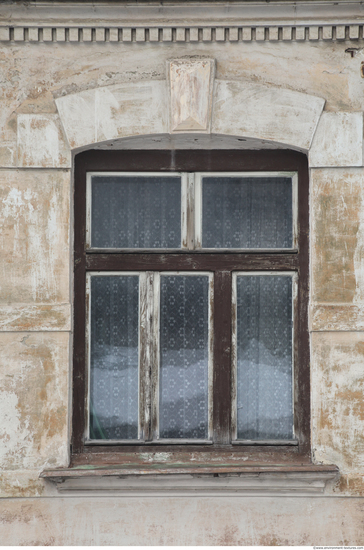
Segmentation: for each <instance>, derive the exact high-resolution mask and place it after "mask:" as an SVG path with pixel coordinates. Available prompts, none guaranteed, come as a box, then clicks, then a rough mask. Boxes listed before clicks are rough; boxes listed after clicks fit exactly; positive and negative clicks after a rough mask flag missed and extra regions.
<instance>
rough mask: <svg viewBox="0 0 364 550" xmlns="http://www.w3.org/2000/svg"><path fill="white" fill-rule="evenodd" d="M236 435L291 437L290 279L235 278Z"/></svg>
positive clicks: (263, 277)
mask: <svg viewBox="0 0 364 550" xmlns="http://www.w3.org/2000/svg"><path fill="white" fill-rule="evenodd" d="M237 407H238V411H237V424H238V426H237V428H238V430H237V432H238V439H292V438H293V410H292V278H291V277H288V276H267V275H264V276H238V277H237Z"/></svg>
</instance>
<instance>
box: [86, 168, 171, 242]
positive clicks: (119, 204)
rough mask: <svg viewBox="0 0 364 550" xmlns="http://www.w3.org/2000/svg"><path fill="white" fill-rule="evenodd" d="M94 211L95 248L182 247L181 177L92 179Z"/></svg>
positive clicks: (108, 177)
mask: <svg viewBox="0 0 364 550" xmlns="http://www.w3.org/2000/svg"><path fill="white" fill-rule="evenodd" d="M91 210H92V212H91V246H92V247H95V248H180V247H181V178H180V177H178V176H174V177H172V176H171V177H167V176H107V175H105V176H92V208H91Z"/></svg>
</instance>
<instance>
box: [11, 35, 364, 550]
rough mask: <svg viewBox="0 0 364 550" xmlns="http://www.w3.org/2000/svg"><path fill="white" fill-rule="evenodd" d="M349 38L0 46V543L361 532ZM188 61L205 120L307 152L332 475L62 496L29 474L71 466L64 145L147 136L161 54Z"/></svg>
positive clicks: (356, 201) (317, 427)
mask: <svg viewBox="0 0 364 550" xmlns="http://www.w3.org/2000/svg"><path fill="white" fill-rule="evenodd" d="M350 47H353V43H352V42H351V41H350V40H342V41H341V42H340V41H336V42H334V41H332V40H327V41H325V40H323V39H320V40H315V41H309V40H306V41H301V42H288V43H285V42H284V41H282V40H280V41H278V40H277V41H276V42H274V41H261V42H259V41H255V42H244V41H242V40H240V41H239V40H237V41H236V42H232V41H231V42H227V41H221V42H217V41H210V42H203V41H199V42H193V43H192V42H156V43H153V42H145V41H144V42H137V41H134V42H130V43H126V42H123V43H120V42H111V41H106V42H97V41H91V42H72V41H66V42H63V43H62V42H42V41H38V42H34V43H32V42H31V41H23V42H21V43H18V42H16V41H15V42H14V41H12V42H6V41H4V42H0V59H1V75H0V77H1V86H0V88H1V90H0V94H1V96H0V106H1V108H0V223H1V233H0V255H1V264H0V349H1V351H0V411H1V414H0V416H1V418H2V421H1V426H0V445H1V446H0V468H1V471H0V480H1V483H0V496H1V497H4V500H1V501H0V540H1V541H2V543H6V544H39V543H41V544H60V545H62V544H120V543H122V544H132V545H134V544H246V545H250V544H298V545H300V544H304V545H307V544H308V545H310V544H316V545H317V544H321V545H330V544H332V545H341V544H344V545H354V544H362V541H363V537H364V527H363V513H364V510H363V506H364V500H362V498H361V497H364V481H363V480H364V459H363V456H364V455H363V451H364V439H363V433H364V407H363V387H364V369H363V364H364V332H363V331H364V202H363V196H364V182H363V111H364V93H363V87H364V80H363V79H362V78H361V63H362V62H363V61H364V53H363V41H362V40H357V41H356V42H355V43H354V47H355V48H356V50H355V52H354V55H353V56H352V55H351V53H350V52H348V51H347V50H348V48H350ZM199 57H201V58H209V59H215V60H216V74H215V87H214V92H213V94H214V95H213V102H212V114H211V116H212V119H211V120H212V127H211V132H212V133H213V134H216V135H229V136H232V137H234V139H235V137H236V136H237V137H242V138H254V139H259V140H266V141H274V142H277V145H278V146H282V143H283V144H285V146H291V147H293V148H296V149H300V150H303V151H306V152H307V154H308V155H309V159H310V166H311V181H310V216H311V218H310V219H311V280H310V330H311V392H312V453H313V460H314V462H316V463H326V464H332V463H334V464H336V465H337V466H338V467H339V469H340V476H339V477H338V479H337V480H336V481H335V482H334V483H332V484H330V485H329V486H328V487H327V488H326V493H325V495H324V496H323V497H312V498H308V497H305V498H303V497H296V498H294V499H293V498H289V497H276V498H273V497H267V496H266V497H264V496H263V497H259V498H258V497H236V498H234V499H226V498H218V497H216V498H212V499H208V500H207V499H203V498H197V497H194V498H189V499H186V498H182V497H178V498H177V497H176V498H174V499H172V498H170V499H168V498H161V499H159V500H158V505H157V506H156V504H155V502H153V499H152V498H149V499H148V498H142V497H134V498H130V499H126V498H125V497H120V498H118V497H112V498H111V497H110V498H100V497H90V498H87V497H82V498H81V497H79V498H61V497H60V496H59V495H58V493H57V491H56V489H55V487H54V486H53V485H51V484H50V483H49V482H46V481H44V480H41V479H39V473H40V472H41V471H42V469H44V468H45V467H58V466H67V465H68V449H69V419H70V414H71V406H70V388H69V372H70V369H71V363H70V348H71V346H72V326H71V325H72V323H71V310H72V269H71V267H70V266H71V265H72V219H71V215H70V212H71V211H72V185H73V183H72V170H71V167H72V150H73V151H74V152H77V150H78V148H82V147H87V146H90V145H92V144H100V142H105V141H107V140H115V139H120V138H133V136H143V135H153V136H154V137H153V139H154V142H153V141H152V145H153V146H155V145H156V144H157V145H156V146H158V140H159V141H161V140H160V139H159V138H158V136H159V135H163V136H165V135H168V134H169V132H170V127H169V112H168V108H167V106H168V102H169V95H168V94H169V88H168V81H167V76H166V66H167V61H168V60H171V59H181V58H185V59H196V58H199ZM300 94H301V95H300ZM290 102H291V103H290ZM290 105H292V108H291V107H290ZM294 105H295V106H296V110H294V108H293V106H294ZM297 105H299V106H301V107H302V108H300V109H298V107H297ZM285 106H286V108H285ZM290 108H291V111H290V110H289V109H290ZM322 109H324V110H323V112H322ZM272 113H273V114H272ZM258 115H259V116H258ZM273 115H274V116H273ZM294 121H296V124H294ZM297 121H298V123H297ZM196 139H198V136H196ZM204 139H205V142H204V143H208V142H209V140H212V138H211V137H210V134H209V133H207V134H206V135H205V138H204ZM110 143H111V141H110ZM123 143H124V142H123V141H120V142H119V143H118V146H119V147H123V146H124V147H130V145H132V143H133V140H132V139H128V141H125V144H124V145H123ZM211 143H212V141H211ZM105 146H107V143H106V145H105ZM185 146H186V145H185ZM235 146H236V147H240V146H242V145H241V144H239V143H237V142H235ZM187 147H188V141H187ZM23 497H27V500H23ZM56 518H57V519H56ZM186 526H188V529H186Z"/></svg>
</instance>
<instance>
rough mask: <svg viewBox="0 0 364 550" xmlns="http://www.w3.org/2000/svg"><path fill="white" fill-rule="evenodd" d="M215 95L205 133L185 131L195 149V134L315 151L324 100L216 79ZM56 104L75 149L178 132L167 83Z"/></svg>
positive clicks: (104, 90)
mask: <svg viewBox="0 0 364 550" xmlns="http://www.w3.org/2000/svg"><path fill="white" fill-rule="evenodd" d="M209 78H211V77H210V76H209ZM179 90H180V91H179V92H178V93H179V99H180V100H181V101H182V99H181V98H182V95H181V94H182V92H181V88H180V89H179ZM210 90H212V91H211V94H212V95H211V109H208V113H210V114H209V115H208V116H211V120H210V122H209V123H208V124H207V125H206V128H205V129H202V130H201V131H200V130H199V129H198V128H196V127H193V128H192V126H191V128H190V129H189V128H188V127H183V128H181V132H182V133H183V134H187V136H189V137H190V139H191V141H190V146H191V144H192V140H193V134H196V135H198V136H209V137H210V136H211V135H223V136H233V137H236V136H238V137H241V139H245V138H246V137H249V138H251V139H252V140H260V141H261V143H262V142H267V141H270V142H274V143H276V144H282V145H284V146H285V147H287V146H288V148H293V149H296V150H301V151H304V152H307V151H308V150H309V149H310V146H311V143H312V139H313V136H314V133H315V131H316V127H317V124H318V122H319V119H320V116H321V113H322V110H323V107H324V103H325V101H324V99H321V98H318V97H315V96H312V95H308V94H304V93H301V92H296V91H292V90H288V89H284V88H278V87H273V86H266V85H262V84H257V83H255V82H251V81H230V80H219V79H215V80H214V84H213V87H212V86H211V85H210V84H209V86H206V93H210ZM187 95H188V94H187ZM190 95H191V94H190ZM192 95H193V94H192ZM188 101H189V100H188ZM191 101H193V100H191ZM56 104H57V109H58V113H59V116H60V119H61V122H62V125H63V128H64V131H65V134H66V137H67V140H68V143H69V146H70V148H71V149H80V148H84V147H89V146H91V145H95V144H99V143H103V142H107V141H108V142H111V141H112V140H116V139H122V138H132V137H137V136H146V135H151V136H156V135H160V134H172V133H173V132H175V126H173V120H174V118H173V117H174V112H173V109H175V107H173V105H175V104H178V98H177V99H176V100H175V102H174V103H173V102H171V93H170V86H168V82H167V80H154V81H139V82H132V83H125V84H124V83H123V84H115V85H112V86H107V87H100V88H96V89H93V90H86V91H82V92H79V93H76V94H71V95H67V96H62V97H59V98H58V99H56ZM197 107H198V105H197ZM197 107H196V108H197ZM202 107H203V106H202ZM202 107H201V108H202ZM171 121H172V123H171ZM182 126H183V125H182ZM178 134H179V132H178ZM185 139H186V137H185ZM241 143H243V142H241ZM214 148H215V146H214Z"/></svg>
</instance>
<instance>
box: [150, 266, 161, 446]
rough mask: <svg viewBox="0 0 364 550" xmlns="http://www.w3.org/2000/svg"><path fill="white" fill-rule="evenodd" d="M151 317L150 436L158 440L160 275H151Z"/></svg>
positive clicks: (156, 273)
mask: <svg viewBox="0 0 364 550" xmlns="http://www.w3.org/2000/svg"><path fill="white" fill-rule="evenodd" d="M152 286H153V295H152V297H151V308H152V316H151V322H150V331H151V334H150V345H151V358H152V361H151V436H152V439H153V440H155V439H159V366H160V357H159V356H160V346H159V333H160V274H159V273H158V272H154V274H153V285H152Z"/></svg>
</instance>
